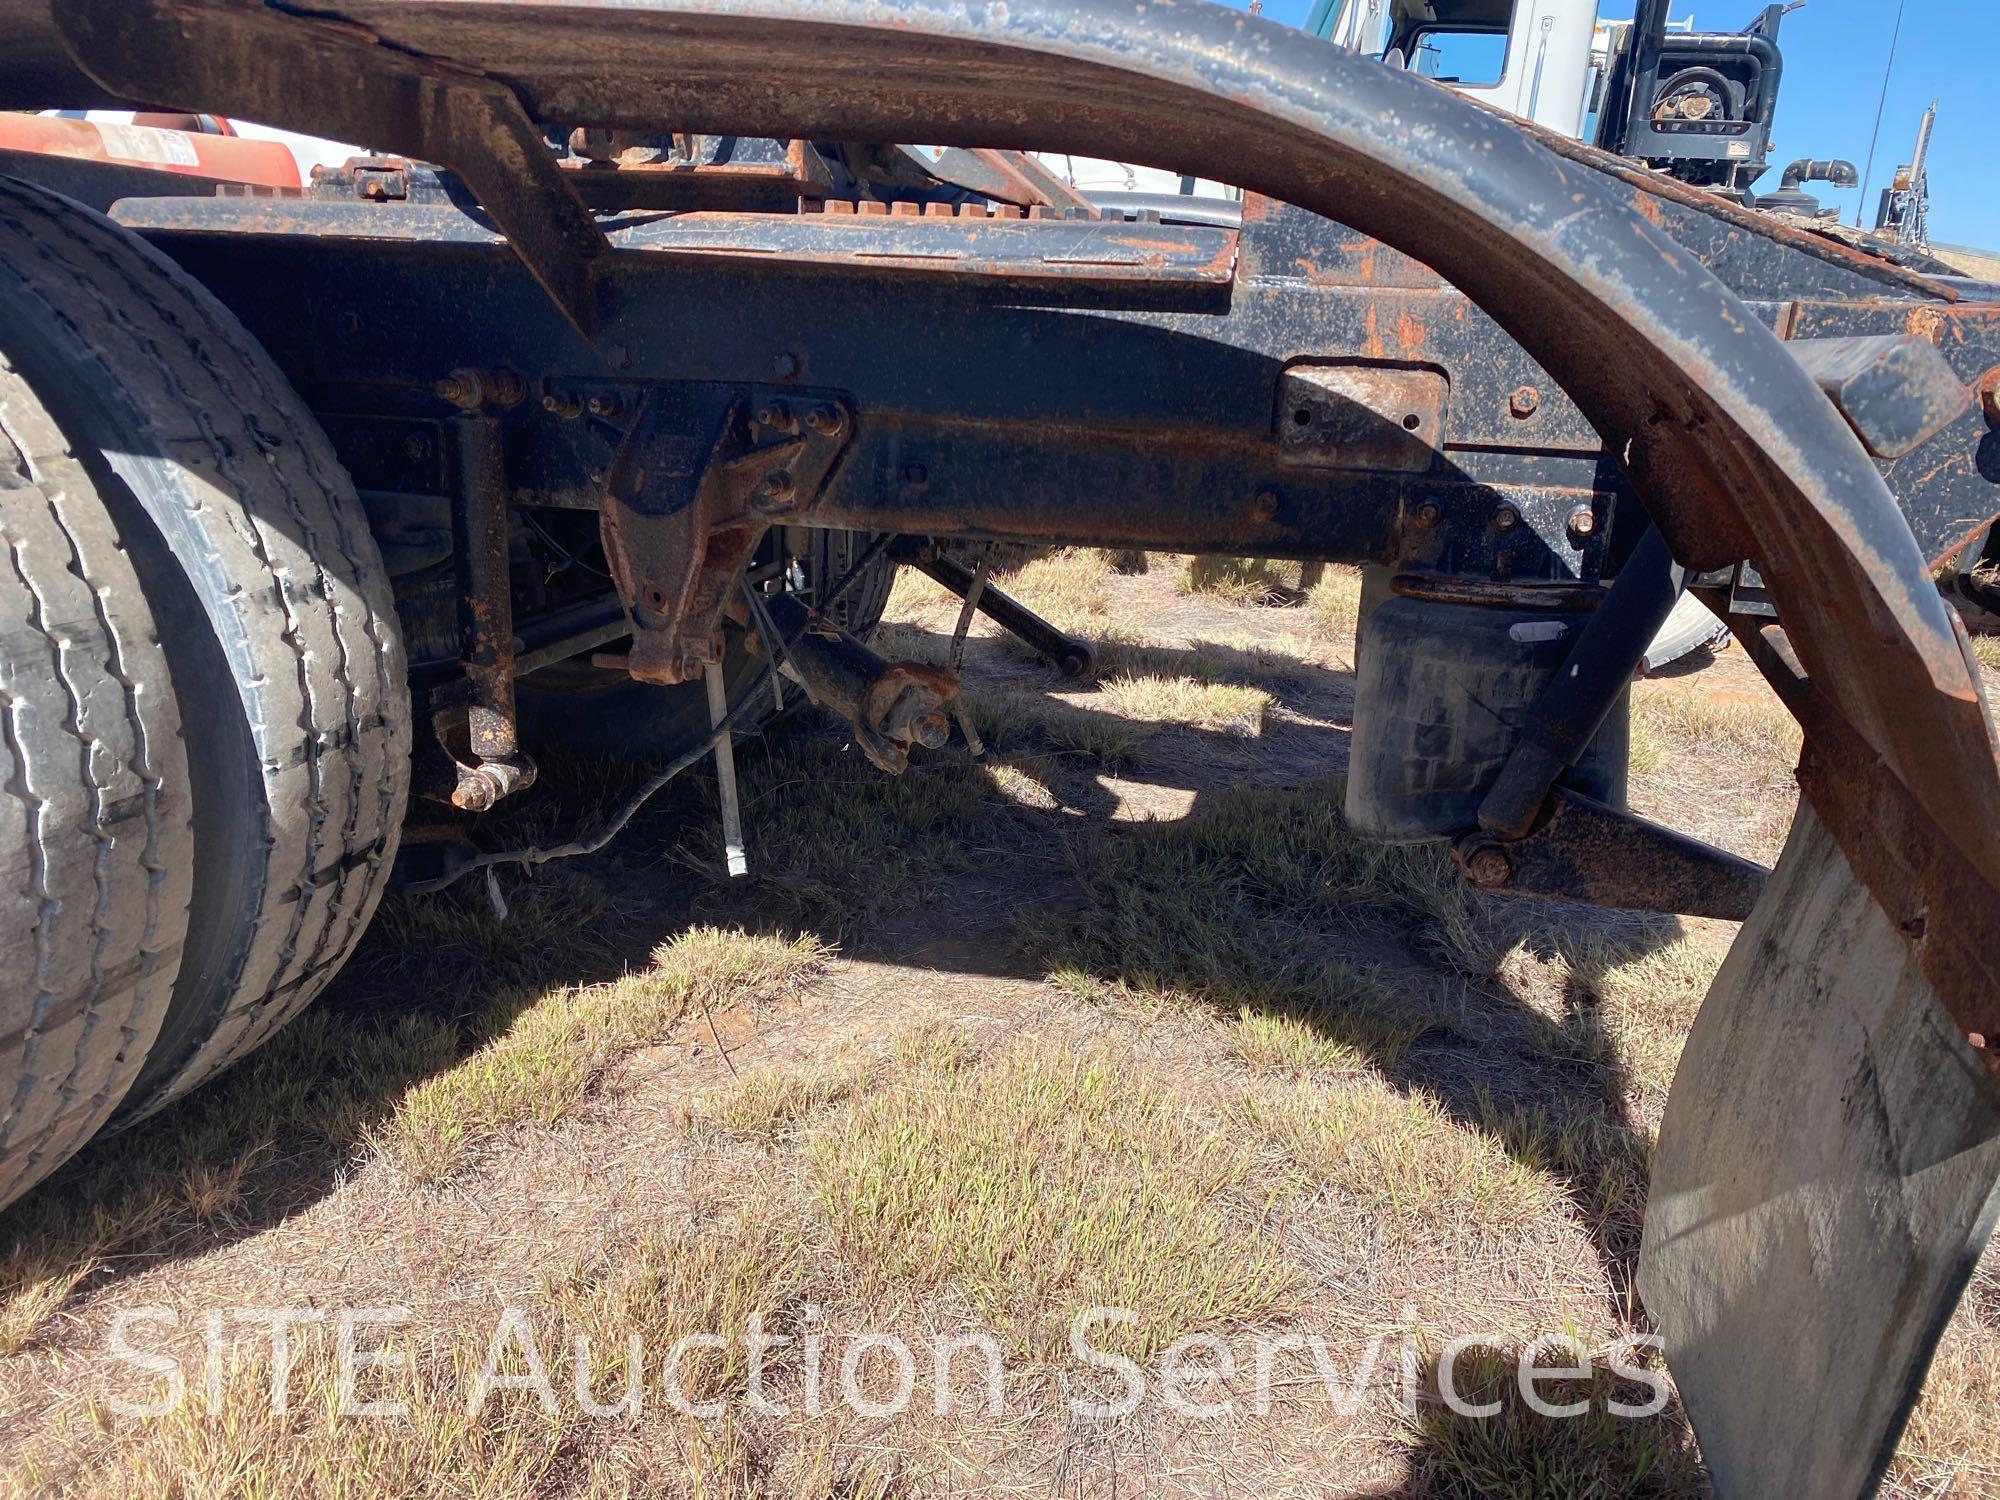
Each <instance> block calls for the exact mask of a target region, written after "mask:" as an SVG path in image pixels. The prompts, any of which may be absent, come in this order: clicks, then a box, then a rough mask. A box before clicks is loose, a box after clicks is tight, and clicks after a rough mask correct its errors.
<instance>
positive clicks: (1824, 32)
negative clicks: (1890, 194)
mask: <svg viewBox="0 0 2000 1500" xmlns="http://www.w3.org/2000/svg"><path fill="white" fill-rule="evenodd" d="M1224 3H1226V4H1233V5H1235V6H1236V7H1237V8H1238V9H1239V10H1240V9H1243V8H1245V0H1224ZM1762 8H1763V7H1762V5H1761V4H1760V3H1759V0H1675V4H1674V8H1673V18H1674V19H1675V20H1676V21H1679V20H1681V19H1683V18H1685V17H1686V16H1688V15H1690V14H1692V15H1693V17H1694V20H1695V25H1696V27H1697V28H1698V29H1700V30H1702V31H1738V30H1741V29H1742V28H1743V27H1744V26H1746V25H1748V24H1749V22H1750V21H1751V19H1752V18H1753V17H1754V16H1755V15H1756V14H1757V13H1758V11H1760V10H1761V9H1762ZM1309 9H1311V3H1310V0H1265V4H1264V14H1265V15H1266V16H1267V17H1268V18H1270V19H1271V20H1274V21H1283V22H1286V23H1287V24H1289V25H1294V26H1296V25H1298V24H1299V23H1300V22H1301V21H1303V20H1304V19H1305V15H1306V12H1307V11H1308V10H1309ZM1600 11H1601V14H1603V15H1606V16H1629V15H1631V14H1632V0H1602V4H1601V6H1600ZM1895 20H1896V0H1808V3H1807V5H1806V6H1805V8H1804V9H1802V10H1795V11H1793V12H1792V13H1791V14H1790V15H1788V16H1786V17H1785V21H1784V26H1783V28H1782V29H1781V30H1780V32H1779V33H1778V39H1779V43H1780V46H1781V47H1782V49H1783V51H1784V54H1785V80H1784V83H1783V85H1782V87H1781V89H1780V92H1779V94H1778V118H1777V121H1776V124H1775V126H1774V128H1773V131H1772V138H1773V145H1772V148H1771V161H1772V163H1773V165H1772V170H1771V171H1770V173H1769V174H1768V175H1767V176H1766V177H1765V178H1764V180H1763V181H1762V182H1761V183H1760V184H1759V186H1760V187H1762V188H1766V189H1775V188H1776V187H1777V185H1778V168H1780V167H1782V166H1783V165H1784V164H1785V163H1786V162H1788V161H1790V160H1792V158H1794V157H1798V156H1819V157H1828V156H1844V157H1846V158H1847V159H1848V160H1849V161H1851V162H1853V163H1854V165H1855V166H1856V167H1857V168H1858V167H1861V166H1863V165H1864V164H1865V163H1866V161H1867V157H1868V138H1869V134H1870V132H1871V131H1872V130H1873V128H1874V124H1875V102H1876V99H1877V98H1878V97H1879V96H1880V94H1881V89H1882V69H1883V65H1884V63H1885V62H1886V61H1887V60H1888V55H1889V34H1890V30H1891V28H1892V27H1893V26H1894V25H1895ZM1996 86H2000V0H1908V3H1907V7H1906V9H1905V12H1904V15H1903V34H1902V39H1901V41H1900V42H1899V44H1898V45H1897V48H1896V68H1895V75H1894V77H1893V78H1892V79H1891V80H1890V83H1889V101H1888V107H1887V108H1886V109H1885V110H1884V111H1883V115H1882V139H1881V144H1880V145H1879V147H1878V148H1877V150H1876V153H1875V172H1874V175H1873V176H1872V177H1871V178H1870V179H1869V187H1868V198H1869V206H1868V207H1867V209H1866V210H1865V211H1864V214H1863V219H1864V222H1866V223H1869V224H1873V223H1874V222H1875V210H1874V200H1875V198H1876V194H1877V189H1879V188H1880V187H1882V186H1883V184H1885V183H1886V182H1887V181H1888V177H1889V174H1890V173H1891V172H1893V171H1894V170H1895V168H1896V164H1897V163H1898V162H1902V161H1907V160H1908V159H1909V153H1910V147H1911V145H1912V144H1913V143H1914V142H1915V140H1916V135H1917V117H1918V116H1919V115H1921V114H1922V113H1923V109H1924V106H1925V105H1926V104H1928V103H1930V101H1931V100H1932V99H1936V100H1937V101H1938V123H1937V133H1936V134H1935V135H1934V136H1933V137H1932V140H1931V154H1930V172H1929V175H1930V185H1931V237H1932V238H1933V239H1934V240H1942V241H1945V242H1946V243H1949V244H1958V245H1973V246H1978V247H1984V248H1989V249H1995V250H2000V117H1996V116H1995V114H1994V112H1993V102H1994V93H1995V90H1996ZM1807 191H1808V192H1811V193H1813V194H1814V195H1815V196H1817V197H1818V198H1819V199H1820V201H1821V202H1822V203H1826V204H1828V205H1834V204H1838V205H1839V207H1840V208H1841V211H1842V218H1844V219H1845V220H1846V221H1848V222H1850V223H1851V222H1853V219H1854V210H1855V206H1856V199H1857V197H1858V194H1856V193H1854V192H1845V193H1842V192H1835V191H1834V190H1833V189H1831V188H1829V187H1827V186H1826V185H1825V184H1823V183H1818V184H1814V185H1813V186H1812V187H1810V188H1808V189H1807Z"/></svg>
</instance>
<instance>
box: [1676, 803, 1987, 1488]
mask: <svg viewBox="0 0 2000 1500" xmlns="http://www.w3.org/2000/svg"><path fill="white" fill-rule="evenodd" d="M1996 1179H2000V1086H1996V1085H1995V1083H1994V1082H1993V1080H1992V1079H1990V1078H1988V1077H1987V1076H1986V1072H1985V1069H1984V1068H1982V1067H1981V1065H1980V1061H1979V1058H1978V1055H1977V1054H1976V1053H1975V1052H1974V1051H1973V1049H1972V1048H1971V1047H1969V1046H1968V1045H1967V1044H1966V1041H1965V1039H1964V1037H1963V1036H1962V1035H1960V1034H1959V1033H1958V1032H1957V1031H1956V1030H1955V1029H1954V1028H1953V1027H1952V1026H1951V1024H1950V1023H1949V1021H1948V1020H1947V1019H1946V1017H1945V1015H1944V1012H1943V1011H1942V1010H1941V1009H1940V1008H1939V1006H1938V1004H1937V1001H1936V997H1935V995H1934V994H1933V992H1932V990H1931V987H1930V985H1929V983H1928V982H1927V981H1926V980H1925V978H1924V975H1923V973H1922V971H1921V970H1920V969H1919V967H1918V966H1917V964H1916V962H1915V961H1914V960H1913V958H1912V957H1911V953H1910V948H1909V945H1908V944H1907V943H1905V942H1904V940H1903V938H1902V936H1901V935H1900V934H1899V933H1898V932H1897V931H1896V929H1895V927H1894V926H1892V925H1891V923H1890V921H1889V919H1888V918H1887V917H1886V916H1884V915H1883V913H1882V911H1881V909H1880V908H1879V907H1878V906H1877V905H1876V903H1875V902H1874V900H1873V899H1872V898H1871V897H1870V896H1869V895H1868V892H1867V890H1866V889H1865V888H1864V887H1863V886H1862V885H1861V883H1860V882H1859V881H1858V880H1856V879H1855V877H1854V873H1853V871H1852V870H1851V869H1850V868H1849V867H1848V864H1847V860H1846V858H1845V856H1843V855H1842V854H1841V852H1840V850H1839V848H1838V847H1837V846H1836V845H1835V844H1834V841H1833V839H1832V838H1831V837H1830V836H1829V835H1828V834H1827V832H1826V830H1825V829H1824V828H1823V827H1822V826H1821V824H1820V822H1819V820H1818V819H1817V818H1816V817H1815V816H1814V815H1813V813H1812V811H1811V809H1810V807H1802V808H1801V810H1800V812H1799V817H1798V820H1797V822H1796V823H1794V824H1793V826H1792V834H1791V839H1790V841H1789V842H1788V844H1787V845H1786V848H1785V853H1784V857H1783V858H1782V859H1781V860H1780V861H1779V864H1778V869H1777V873H1776V875H1775V876H1774V877H1773V879H1772V881H1771V884H1770V887H1769V889H1768V890H1767V891H1766V892H1765V895H1764V899H1763V900H1762V902H1761V903H1760V904H1759V905H1758V907H1757V909H1756V911H1755V913H1754V914H1753V915H1752V916H1751V918H1750V921H1749V922H1748V923H1747V924H1745V926H1744V928H1743V931H1742V933H1741V934H1740V935H1739V936H1738V938H1737V940H1736V944H1735V946H1734V947H1733V948H1731V949H1730V952H1729V957H1728V959H1727V960H1726V961H1725V962H1724V963H1723V966H1722V969H1721V972H1720V973H1718V974H1717V976H1716V979H1715V983H1714V986H1713V987H1712V988H1711V989H1710V990H1709V993H1708V999H1707V1001H1706V1002H1705V1003H1704V1004H1703V1006H1702V1008H1701V1012H1700V1014H1699V1015H1697V1016H1696V1018H1695V1023H1694V1029H1693V1031H1692V1033H1691V1034H1690V1036H1689V1038H1688V1043H1687V1049H1686V1051H1685V1052H1683V1053H1682V1055H1681V1062H1680V1068H1679V1070H1678V1071H1677V1072H1676V1073H1675V1075H1674V1083H1673V1092H1672V1094H1671V1096H1670V1097H1669V1099H1668V1102H1667V1110H1666V1117H1665V1119H1664V1120H1663V1122H1662V1124H1661V1127H1660V1137H1659V1145H1658V1146H1657V1148H1656V1149H1655V1152H1654V1158H1653V1183H1652V1190H1651V1195H1650V1198H1649V1200H1648V1208H1647V1211H1646V1227H1645V1238H1644V1245H1643V1248H1642V1249H1641V1252H1640V1259H1639V1293H1640V1296H1641V1298H1642V1299H1643V1301H1644V1302H1645V1305H1646V1310H1647V1312H1648V1313H1650V1314H1651V1316H1652V1317H1653V1319H1654V1320H1655V1322H1656V1323H1657V1324H1658V1325H1659V1328H1660V1332H1661V1334H1662V1336H1663V1337H1664V1339H1665V1340H1666V1345H1667V1350H1668V1360H1669V1366H1670V1368H1671V1369H1672V1371H1673V1375H1674V1380H1675V1383H1676V1385H1677V1386H1678V1387H1679V1390H1680V1393H1681V1399H1682V1400H1683V1402H1684V1403H1685V1404H1686V1406H1687V1409H1688V1414H1689V1416H1690V1417H1691V1418H1692V1420H1693V1422H1694V1425H1695V1431H1696V1432H1697V1433H1698V1434H1699V1435H1700V1438H1701V1449H1702V1457H1703V1459H1704V1460H1705V1461H1706V1463H1707V1465H1708V1468H1709V1471H1710V1473H1711V1474H1712V1475H1714V1476H1715V1479H1716V1485H1717V1489H1718V1491H1720V1492H1721V1493H1724V1494H1728V1495H1755V1496H1764V1495H1816V1496H1850V1495H1865V1494H1870V1493H1872V1492H1873V1490H1874V1488H1875V1486H1876V1485H1877V1484H1878V1483H1879V1481H1880V1479H1881V1476H1882V1472H1883V1469H1884V1468H1885V1466H1886V1465H1887V1464H1888V1461H1889V1459H1890V1457H1891V1455H1892V1454H1893V1452H1894V1450H1895V1445H1896V1440H1897V1437H1898V1436H1899V1435H1900V1433H1901V1431H1902V1429H1903V1425H1904V1423H1905V1422H1906V1421H1907V1420H1908V1417H1909V1413H1910V1409H1911V1407H1912V1405H1913V1404H1914V1403H1915V1401H1916V1399H1917V1396H1918V1394H1919V1392H1920V1390H1921V1388H1922V1384H1923V1378H1924V1372H1925V1370H1926V1369H1927V1368H1928V1367H1929V1364H1930V1359H1931V1354H1932V1351H1933V1350H1934V1348H1935V1346H1936V1344H1937V1340H1938V1336H1939V1334H1940V1333H1941V1332H1942V1331H1943V1328H1944V1324H1945V1322H1946V1320H1947V1319H1948V1318H1949V1317H1950V1314H1951V1310H1952V1307H1953V1306H1954V1305H1955V1304H1956V1303H1957V1301H1958V1299H1959V1296H1960V1294H1961V1292H1962V1291H1963V1289H1964V1287H1965V1283H1966V1280H1967V1278H1968V1277H1969V1276H1970V1275H1971V1273H1972V1269H1973V1265H1974V1263H1975V1262H1976V1261H1977V1260H1978V1258H1979V1254H1980V1250H1981V1247H1982V1246H1983V1245H1984V1244H1985V1243H1986V1240H1987V1237H1988V1236H1989V1235H1990V1234H1991V1232H1992V1229H1993V1222H1994V1217H1995V1214H1996V1212H2000V1192H1996V1188H1995V1182H1996Z"/></svg>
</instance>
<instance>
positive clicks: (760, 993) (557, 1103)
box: [370, 927, 828, 1182]
mask: <svg viewBox="0 0 2000 1500" xmlns="http://www.w3.org/2000/svg"><path fill="white" fill-rule="evenodd" d="M827 956H828V950H827V948H826V947H825V946H824V945H823V944H822V943H821V942H820V941H819V940H818V939H817V938H813V937H810V936H804V937H796V938H790V939H787V938H779V937H770V936H757V935H753V934H749V933H742V932H731V931H726V930H724V929H721V928H715V927H699V928H694V929H692V930H690V931H688V932H684V933H682V934H680V935H679V936H677V937H675V938H674V939H672V940H671V941H670V942H668V943H665V944H663V945H661V947H660V948H659V949H658V950H656V951H655V953H654V955H653V964H652V967H651V968H649V969H647V970H645V971H643V972H641V973H636V974H630V975H627V976H625V977H624V978H622V979H617V980H613V981H611V982H609V983H606V984H598V985H585V986H577V987H572V988H568V989H562V990H557V991H554V992H552V993H549V994H545V995H543V996H541V997H540V998H539V999H538V1000H536V1001H535V1002H534V1003H533V1004H531V1005H528V1006H525V1007H515V1006H513V1005H507V1004H503V1005H502V1006H501V1008H500V1009H501V1013H502V1014H504V1015H505V1016H506V1017H507V1019H506V1021H505V1024H504V1026H502V1027H496V1029H495V1031H494V1033H493V1035H492V1036H491V1038H490V1040H489V1041H488V1043H487V1045H485V1046H483V1047H480V1048H479V1049H478V1050H477V1051H475V1052H473V1053H472V1054H471V1055H470V1056H469V1057H467V1058H466V1059H465V1060H464V1061H462V1062H460V1063H459V1064H458V1065H457V1066H455V1067H452V1068H449V1069H447V1070H445V1071H443V1072H440V1073H438V1074H436V1075H434V1076H433V1077H430V1078H427V1079H425V1080H424V1081H423V1082H422V1083H419V1084H417V1085H416V1086H415V1087H413V1088H411V1089H409V1090H408V1091H407V1092H406V1093H405V1094H404V1095H403V1097H402V1098H401V1099H400V1100H399V1101H398V1102H397V1104H396V1107H395V1109H394V1111H393V1112H392V1113H390V1114H389V1116H388V1117H387V1118H386V1119H384V1120H383V1121H382V1122H381V1124H380V1125H378V1126H377V1127H375V1129H374V1130H373V1131H372V1132H371V1133H370V1143H371V1145H372V1147H373V1149H374V1151H375V1153H376V1155H377V1156H379V1157H381V1158H382V1159H384V1160H387V1161H389V1162H391V1163H393V1164H394V1165H396V1166H397V1167H398V1168H400V1169H401V1170H402V1171H403V1172H405V1173H406V1174H408V1175H409V1176H410V1177H412V1178H413V1179H415V1180H416V1181H418V1182H441V1181H443V1180H445V1179H447V1178H449V1177H451V1176H453V1175H455V1174H456V1173H458V1172H460V1171H462V1170H464V1169H465V1168H466V1167H467V1166H468V1165H470V1163H471V1162H472V1161H473V1160H474V1159H475V1157H476V1156H477V1155H478V1153H479V1152H480V1151H481V1150H483V1149H484V1148H486V1147H488V1146H490V1145H491V1144H492V1143H493V1142H494V1141H495V1140H496V1139H497V1138H499V1137H500V1136H501V1135H502V1134H503V1133H504V1132H506V1131H507V1130H509V1129H511V1128H514V1127H518V1126H524V1125H542V1126H549V1125H554V1124H556V1123H557V1122H558V1121H560V1120H563V1119H565V1118H567V1117H568V1116H569V1115H571V1114H573V1113H574V1112H575V1111H576V1109H577V1108H578V1107H579V1105H581V1104H582V1102H583V1101H584V1099H585V1098H586V1097H588V1095H589V1094H590V1092H591V1090H592V1089H593V1087H594V1086H595V1085H596V1083H597V1082H598V1080H599V1079H600V1078H601V1077H602V1076H603V1074H604V1071H605V1069H606V1068H607V1067H608V1066H610V1065H611V1064H613V1063H615V1062H616V1061H617V1060H618V1059H619V1058H621V1057H622V1056H624V1055H625V1054H627V1053H629V1052H631V1051H632V1050H634V1049H635V1048H637V1047H640V1046H642V1045H645V1044H646V1043H648V1042H654V1041H657V1040H659V1039H660V1038H661V1037H663V1036H664V1035H666V1033H667V1032H668V1031H669V1030H670V1029H671V1028H672V1027H673V1026H674V1025H675V1024H676V1023H677V1022H678V1021H680V1019H681V1018H682V1017H683V1016H685V1015H687V1014H688V1013H689V1012H690V1011H691V1010H693V1009H694V1008H696V1007H702V1008H705V1009H708V1010H720V1009H723V1008H725V1007H727V1006H730V1005H734V1004H741V1003H748V1002H751V1001H755V1000H758V999H763V998H768V997H769V996H772V995H775V994H777V993H779V992H781V991H783V990H785V989H788V988H790V987H792V986H794V985H796V984H798V983H800V982H802V981H803V980H805V979H806V978H807V977H809V976H810V975H812V974H813V973H815V972H816V971H817V970H818V969H819V968H820V967H821V966H822V965H823V964H824V963H825V961H826V958H827Z"/></svg>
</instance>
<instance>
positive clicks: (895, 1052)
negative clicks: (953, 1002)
mask: <svg viewBox="0 0 2000 1500" xmlns="http://www.w3.org/2000/svg"><path fill="white" fill-rule="evenodd" d="M889 1056H890V1058H891V1059H892V1060H893V1061H894V1062H895V1063H896V1065H897V1066H898V1067H901V1068H905V1069H908V1070H910V1071H912V1072H917V1073H956V1072H957V1071H958V1070H959V1069H961V1068H963V1067H966V1066H968V1065H969V1064H970V1063H971V1062H972V1060H973V1051H972V1043H971V1042H970V1041H969V1040H968V1039H967V1038H966V1035H965V1033H964V1032H962V1031H960V1030H959V1029H958V1027H956V1026H954V1025H953V1024H952V1023H951V1022H949V1021H945V1020H940V1019H937V1018H933V1019H931V1020H928V1021H918V1022H916V1023H915V1024H914V1025H910V1026H905V1027H904V1028H903V1029H902V1030H900V1031H898V1032H896V1033H895V1035H893V1036H892V1037H890V1038H889Z"/></svg>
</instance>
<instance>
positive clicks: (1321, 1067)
mask: <svg viewBox="0 0 2000 1500" xmlns="http://www.w3.org/2000/svg"><path fill="white" fill-rule="evenodd" d="M1423 1030H1424V1023H1423V1022H1422V1021H1418V1020H1413V1019H1410V1018H1401V1019H1398V1018H1395V1017H1389V1016H1378V1015H1371V1014H1369V1013H1368V1012H1367V1011H1366V1010H1356V1009H1351V1008H1343V1007H1341V1006H1338V1005H1320V1006H1315V1007H1313V1008H1311V1009H1310V1010H1307V1011H1305V1012H1299V1011H1279V1010H1263V1009H1258V1008H1256V1007H1253V1006H1247V1005H1246V1006H1244V1007H1243V1009H1242V1010H1241V1011H1239V1012H1238V1014H1237V1017H1236V1022H1235V1024H1234V1025H1232V1026H1231V1027H1230V1028H1229V1050H1230V1051H1231V1052H1233V1053H1235V1054H1236V1056H1237V1057H1238V1058H1240V1059H1241V1060H1242V1061H1243V1062H1244V1064H1245V1065H1247V1066H1248V1067H1249V1068H1250V1069H1251V1071H1252V1072H1257V1073H1279V1074H1285V1075H1288V1076H1291V1077H1296V1078H1302V1077H1307V1076H1309V1075H1312V1074H1328V1073H1331V1074H1359V1073H1365V1072H1368V1071H1370V1070H1372V1069H1376V1068H1381V1069H1389V1068H1394V1067H1395V1066H1396V1063H1397V1061H1398V1060H1399V1059H1400V1058H1401V1056H1402V1053H1403V1049H1404V1048H1405V1047H1407V1046H1408V1045H1409V1044H1410V1043H1411V1042H1413V1041H1415V1040H1416V1039H1417V1037H1418V1036H1419V1035H1421V1034H1422V1032H1423Z"/></svg>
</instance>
